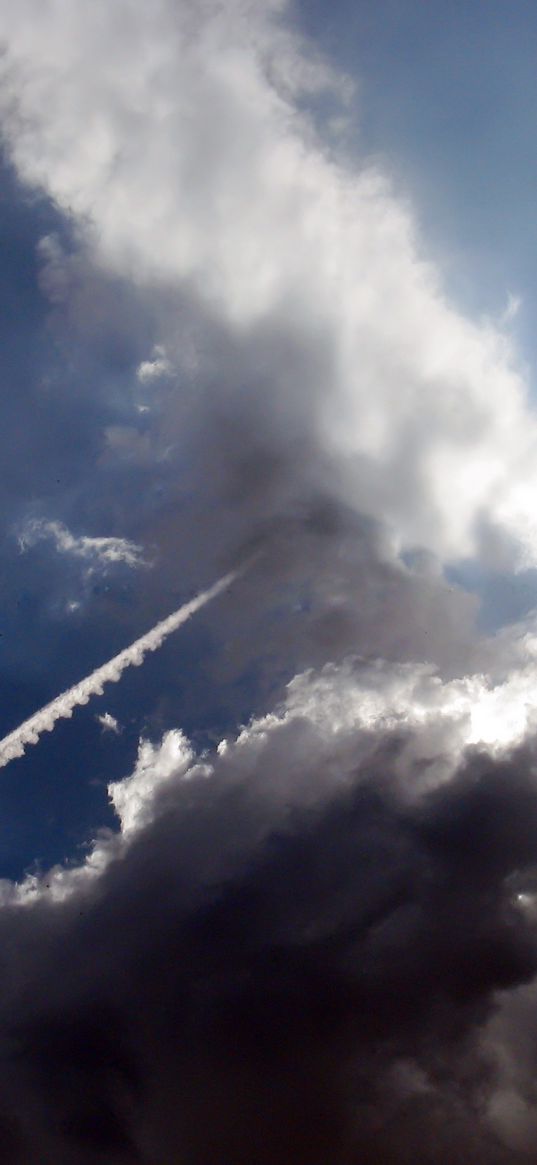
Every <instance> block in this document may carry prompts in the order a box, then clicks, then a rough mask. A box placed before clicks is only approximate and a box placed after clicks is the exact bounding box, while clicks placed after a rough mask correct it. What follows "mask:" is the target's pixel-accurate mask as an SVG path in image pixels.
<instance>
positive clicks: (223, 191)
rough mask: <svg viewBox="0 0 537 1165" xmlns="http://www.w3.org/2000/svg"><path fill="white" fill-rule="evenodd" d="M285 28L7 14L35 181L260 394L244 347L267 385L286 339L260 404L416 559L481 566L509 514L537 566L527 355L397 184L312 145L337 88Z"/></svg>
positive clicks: (18, 125)
mask: <svg viewBox="0 0 537 1165" xmlns="http://www.w3.org/2000/svg"><path fill="white" fill-rule="evenodd" d="M283 15H284V10H283V7H282V5H280V4H277V5H273V4H261V3H251V4H248V5H247V8H246V9H245V7H244V5H242V4H238V3H237V4H236V3H231V2H230V3H229V4H226V6H225V8H219V7H218V6H216V5H214V6H213V5H207V6H205V7H202V8H201V9H200V8H199V6H197V5H196V6H192V5H190V4H188V3H185V4H184V5H181V6H179V7H178V6H177V5H174V4H169V3H160V4H159V5H158V6H157V7H156V8H155V7H151V8H148V9H143V8H142V7H141V6H140V5H138V4H136V3H135V2H134V0H123V3H122V4H121V5H120V7H119V8H116V9H115V12H114V15H113V16H112V15H111V14H110V12H109V9H108V7H107V6H106V5H105V4H104V3H103V4H100V5H98V7H97V8H92V12H91V13H90V12H89V11H88V10H87V8H86V6H84V5H82V4H78V5H76V6H75V8H74V10H73V15H72V17H71V18H70V19H69V21H67V20H65V17H64V9H63V6H62V5H61V4H59V3H55V2H53V0H51V2H50V3H48V4H46V5H41V4H35V3H32V0H26V2H25V3H22V4H21V5H17V7H16V9H12V6H10V5H7V4H6V5H4V9H3V12H2V24H1V27H2V30H3V34H4V37H5V40H6V43H7V45H8V52H7V53H6V55H5V57H4V87H3V116H4V125H5V133H6V136H7V140H8V143H9V146H10V149H11V153H12V156H13V158H14V161H15V163H16V165H17V167H18V169H19V172H20V174H21V175H22V177H23V178H24V179H25V180H27V181H29V182H32V183H39V184H42V185H43V186H44V187H45V189H46V190H48V191H49V192H50V194H51V195H52V196H53V197H54V199H56V200H57V201H58V202H59V204H60V205H61V206H63V207H65V208H66V209H67V208H68V209H69V212H70V213H71V214H75V215H76V216H77V217H78V219H79V221H80V223H81V224H82V226H83V229H86V230H87V232H88V238H89V239H90V241H91V245H92V247H93V249H94V251H95V253H96V254H97V255H98V256H99V258H100V261H101V263H102V264H105V265H106V266H107V267H108V268H109V269H113V270H114V271H115V272H119V273H122V274H123V275H125V276H127V277H131V276H134V277H135V278H136V280H137V281H142V282H144V281H145V283H146V284H150V283H153V284H154V283H155V282H156V283H159V284H161V285H166V286H167V287H170V286H175V287H176V288H177V289H182V290H184V292H186V293H187V295H188V297H189V298H193V300H194V302H195V301H196V300H197V301H198V302H199V303H200V304H203V305H204V307H205V309H207V310H208V311H209V312H211V313H213V315H214V316H215V317H216V319H217V320H218V322H219V324H220V327H221V328H223V329H225V331H226V333H227V335H228V336H229V338H230V342H231V343H232V345H234V347H233V351H234V355H235V359H236V360H237V359H238V360H239V361H242V368H241V364H240V363H239V369H238V371H239V379H241V380H242V382H243V384H244V374H246V373H247V372H248V373H249V372H250V369H249V366H248V363H247V362H246V361H245V359H244V351H243V353H242V355H241V346H242V343H243V341H244V340H245V339H246V341H247V343H248V344H249V345H250V346H252V347H253V348H254V351H255V354H256V356H257V367H258V371H257V375H256V378H255V380H256V382H257V383H259V381H260V379H261V378H262V376H263V372H262V368H263V364H260V360H262V359H263V341H264V340H265V341H266V340H267V338H268V337H269V336H270V340H271V345H274V344H276V345H277V346H278V348H279V350H280V352H281V354H282V357H283V354H284V353H285V356H286V358H285V359H281V360H278V359H277V358H276V359H275V360H274V361H273V365H272V368H271V387H270V400H268V399H267V395H266V394H263V407H264V409H267V408H268V409H269V415H270V414H272V417H273V420H274V422H275V423H276V424H277V425H278V427H279V431H280V433H281V432H282V431H285V430H286V427H287V428H288V429H289V430H290V431H291V432H292V429H293V426H296V429H297V431H298V430H300V432H301V434H302V448H303V449H305V450H306V449H307V443H305V442H306V439H307V437H309V441H310V442H312V443H313V445H314V447H315V449H316V452H317V460H316V468H315V474H316V477H317V478H318V476H319V471H320V465H319V459H320V460H321V463H322V475H323V477H324V480H325V483H326V479H327V478H328V481H329V483H330V488H331V489H332V491H334V492H335V493H336V494H337V495H338V496H339V497H340V498H344V499H345V501H347V502H350V503H351V504H352V505H353V506H355V507H357V508H358V509H360V510H363V511H365V512H366V513H368V514H369V515H371V516H373V517H376V518H380V519H381V520H382V521H385V522H387V523H388V524H389V525H390V527H391V528H392V531H393V532H394V537H395V538H396V540H397V541H398V543H399V544H400V545H402V546H403V547H407V548H408V547H413V546H419V545H421V546H425V547H428V548H429V549H431V550H433V551H434V552H435V553H437V554H439V555H440V556H441V557H442V558H444V559H446V558H447V559H454V558H458V557H465V556H468V555H471V554H472V553H473V552H474V551H475V549H476V538H477V528H478V526H479V524H480V523H481V524H482V523H489V524H491V525H492V526H498V527H500V528H501V529H507V530H508V531H509V533H510V534H511V535H512V536H513V537H514V539H515V544H516V545H517V546H518V550H517V553H518V556H519V559H520V561H524V562H525V561H528V562H534V561H535V557H536V555H537V538H536V532H535V521H534V516H533V503H532V498H533V495H534V492H535V481H534V474H535V469H534V466H535V447H536V436H537V429H536V427H535V420H534V417H533V414H532V413H531V411H530V410H529V408H528V404H527V400H526V388H525V385H524V382H523V377H522V374H521V372H520V371H519V370H518V369H517V366H516V359H515V357H514V354H513V352H512V350H511V348H510V344H509V341H508V340H507V338H506V336H505V335H504V334H503V333H502V332H501V330H499V329H497V328H494V327H493V326H491V325H489V324H478V323H474V322H472V321H470V320H468V319H465V318H464V317H463V316H462V315H461V314H460V313H459V312H457V310H456V309H455V308H454V307H452V306H451V305H449V304H448V302H447V301H446V298H445V296H444V295H443V293H442V290H441V283H440V279H439V275H438V272H436V271H435V270H434V268H433V267H432V265H431V264H428V263H427V262H426V261H425V259H424V257H423V248H422V246H421V245H420V243H419V241H418V239H417V232H416V227H415V224H414V222H413V219H412V215H411V213H410V212H409V210H408V209H407V207H406V206H405V205H404V204H403V203H402V201H401V200H400V199H398V198H397V195H396V193H395V192H394V191H393V190H392V189H391V188H390V186H389V184H388V182H387V181H386V179H385V178H384V177H383V175H382V174H381V173H379V172H378V171H377V170H375V169H372V168H371V166H363V167H362V168H358V167H356V166H355V167H354V168H352V167H350V166H345V165H343V164H341V163H340V162H339V161H338V160H337V159H335V158H334V157H332V155H331V154H330V152H329V151H327V150H326V149H325V148H323V145H322V143H321V141H320V140H318V138H316V134H315V129H314V127H313V125H312V123H311V122H310V121H308V118H307V115H306V114H305V113H304V112H303V108H304V101H303V100H302V98H301V100H302V103H301V104H300V102H299V100H298V97H300V95H301V91H302V90H303V89H304V87H305V88H306V90H307V92H311V89H312V86H313V88H314V87H315V85H317V86H318V87H321V88H322V87H323V86H326V85H327V84H329V78H327V76H326V73H325V72H324V71H323V70H316V69H315V66H313V65H308V67H306V62H307V60H308V58H307V54H306V53H305V51H304V50H303V47H302V46H301V45H300V42H298V41H297V40H296V37H294V36H293V34H292V33H291V32H289V31H287V30H286V26H285V23H284V21H283V19H282V18H283ZM282 59H284V60H286V61H287V62H288V63H287V65H286V68H285V70H284V75H283V76H282V69H281V68H279V67H278V65H279V63H280V62H281V60H282ZM90 60H91V61H95V60H98V61H99V68H98V69H97V70H95V69H94V68H93V67H90V64H89V62H90ZM133 60H136V62H137V66H136V69H133V68H132V61H133ZM177 61H180V62H181V68H179V69H178V68H177V67H176V62H177ZM303 96H304V94H303V93H302V97H303ZM215 110H217V111H218V115H217V116H215ZM172 143H174V144H173V146H172ZM167 340H168V337H167V336H164V337H161V341H160V342H165V343H166V346H168V345H167ZM313 352H315V359H314V360H312V354H313ZM290 353H292V359H291V360H289V358H288V357H289V354H290ZM173 355H174V354H173ZM174 363H175V360H174ZM179 368H180V363H179ZM235 371H237V369H236V370H235ZM241 371H242V373H243V376H242V377H241V375H240V373H241ZM225 379H227V377H225ZM249 379H250V378H249ZM235 389H236V392H237V393H238V398H236V400H235V407H236V409H237V412H238V414H239V415H240V411H241V406H242V392H241V386H240V385H239V384H236V386H235ZM225 391H226V390H225ZM248 391H249V394H250V396H253V397H254V398H255V395H256V385H255V383H254V384H252V382H251V379H250V383H249V384H248ZM249 407H252V406H251V405H249ZM253 407H254V409H255V408H256V405H255V403H254V405H253ZM257 419H258V421H261V415H260V414H259V412H258V416H257ZM280 452H281V447H280ZM307 456H311V450H310V454H309V455H308V454H307ZM295 457H297V458H298V457H300V453H299V451H298V450H297V449H296V446H295ZM312 464H313V462H312ZM447 480H449V482H450V488H449V490H447V489H446V481H447Z"/></svg>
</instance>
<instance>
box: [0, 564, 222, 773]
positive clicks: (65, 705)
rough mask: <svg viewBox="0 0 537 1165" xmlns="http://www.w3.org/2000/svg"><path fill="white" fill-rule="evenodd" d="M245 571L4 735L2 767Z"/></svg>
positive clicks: (218, 585) (0, 753)
mask: <svg viewBox="0 0 537 1165" xmlns="http://www.w3.org/2000/svg"><path fill="white" fill-rule="evenodd" d="M244 569H245V568H244V567H243V568H242V570H235V571H231V572H230V573H229V574H226V575H224V576H223V578H221V579H219V580H218V582H216V583H215V584H214V586H212V587H209V589H208V590H206V591H202V592H201V594H199V595H196V597H195V598H194V599H191V600H190V602H188V603H185V604H184V605H183V606H182V607H179V610H178V611H174V613H173V615H168V618H167V619H162V621H161V622H160V623H157V625H156V627H153V628H152V630H151V631H147V632H146V634H145V635H142V636H141V638H140V639H136V640H135V642H134V643H131V646H130V647H125V648H124V650H123V651H120V653H119V655H115V656H114V658H113V659H110V660H109V661H108V663H103V664H102V666H101V667H98V668H97V669H96V670H95V671H94V672H92V673H91V675H89V676H87V677H86V679H84V680H80V681H79V683H78V684H74V685H73V687H72V688H69V689H68V690H67V691H66V692H62V694H61V695H60V696H56V699H55V700H51V702H50V704H45V707H44V708H41V709H40V711H39V712H35V713H34V715H33V716H30V718H29V720H25V721H24V722H23V723H22V724H21V725H20V726H19V728H15V729H14V731H13V732H10V733H9V734H8V735H7V736H4V739H3V740H0V768H3V766H4V765H7V764H9V762H10V760H14V759H15V757H17V756H23V754H24V751H25V748H26V746H27V745H28V744H37V741H38V740H39V737H40V736H41V733H42V732H51V731H52V729H53V728H54V725H55V723H56V721H57V720H61V719H62V717H69V716H72V715H73V708H76V707H77V705H78V704H87V703H88V700H89V699H90V698H91V696H100V695H101V694H102V691H103V687H104V685H105V684H109V683H117V681H118V680H119V678H120V676H121V674H122V672H124V671H125V668H127V667H131V665H132V666H134V667H139V666H140V664H141V663H143V661H144V658H145V656H146V655H147V652H148V651H156V650H157V648H159V647H160V646H161V645H162V644H163V643H164V640H165V639H167V638H168V635H171V634H172V632H173V631H177V628H178V627H181V626H182V624H183V623H186V622H187V620H188V619H190V617H191V616H192V615H195V614H196V611H199V610H200V609H201V607H204V606H205V604H206V603H210V602H211V599H215V598H216V596H217V595H219V594H220V593H221V592H222V591H225V590H226V589H227V587H229V586H230V585H231V583H232V582H234V580H235V579H236V578H237V577H238V575H239V574H242V573H243V571H244Z"/></svg>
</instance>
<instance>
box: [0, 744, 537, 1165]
mask: <svg viewBox="0 0 537 1165" xmlns="http://www.w3.org/2000/svg"><path fill="white" fill-rule="evenodd" d="M402 744H403V742H402V741H401V740H399V739H398V738H397V737H393V738H392V739H391V740H390V739H388V740H384V741H383V742H381V743H380V744H379V745H378V747H376V748H375V749H374V751H373V752H372V754H371V756H370V758H369V761H368V763H367V765H366V766H364V768H363V769H362V770H359V771H357V772H356V773H355V776H354V779H353V784H352V787H350V788H347V789H346V791H345V792H343V793H339V794H337V793H336V794H335V795H332V796H330V797H329V798H328V800H327V799H324V801H323V802H322V803H317V804H315V805H312V806H310V807H309V808H308V809H305V808H304V807H302V808H301V807H300V806H296V807H295V809H294V810H293V811H292V812H291V813H290V814H289V815H285V814H283V815H282V814H281V813H280V814H277V815H276V816H273V818H272V820H271V819H270V816H269V817H266V818H265V819H263V813H262V812H260V809H259V802H258V796H257V795H256V793H255V789H252V788H250V787H249V785H248V782H239V783H238V784H237V782H236V781H231V783H230V782H229V781H227V782H224V783H219V784H217V783H215V782H213V781H210V783H209V786H207V782H206V780H205V781H204V780H203V779H202V780H199V779H198V780H196V779H194V781H193V783H192V784H189V783H188V782H186V783H184V784H183V785H182V786H181V787H179V789H178V790H176V794H175V807H174V808H173V809H170V808H169V807H168V811H167V812H166V813H164V814H163V815H161V816H159V817H158V818H157V820H156V821H155V822H154V823H153V824H152V825H151V826H149V827H148V828H147V829H145V830H142V831H141V832H140V833H139V834H138V835H137V836H136V837H135V838H134V839H133V841H132V842H131V845H130V848H129V849H128V852H127V853H126V855H125V856H124V857H123V858H119V859H118V860H117V862H113V863H112V864H111V865H110V866H109V868H108V870H107V871H106V873H105V874H104V875H103V876H102V877H101V879H100V880H99V881H98V882H97V883H96V884H95V883H91V884H89V885H88V886H87V887H86V889H84V888H82V889H81V890H79V891H78V892H75V893H74V894H73V895H72V896H71V897H70V898H69V899H68V900H67V901H65V902H64V903H62V904H59V903H56V904H52V903H49V902H48V901H47V900H46V899H45V898H42V899H41V900H40V901H37V902H36V903H35V904H34V905H33V906H32V905H31V904H29V905H27V906H25V907H18V908H15V907H6V908H5V910H4V912H3V915H2V919H1V922H0V926H1V928H2V932H3V934H4V935H5V938H6V939H7V938H8V937H9V942H8V945H6V946H5V947H4V951H5V953H4V997H3V1002H2V1006H1V1010H0V1022H1V1025H2V1029H3V1037H2V1048H3V1050H2V1075H3V1078H4V1079H3V1090H4V1097H5V1098H7V1099H5V1101H4V1103H5V1104H6V1106H7V1112H8V1116H7V1117H6V1124H5V1131H4V1150H3V1157H2V1160H5V1161H6V1162H8V1161H9V1162H18V1161H20V1162H22V1161H24V1162H25V1163H26V1165H33V1162H34V1161H35V1162H36V1165H37V1162H39V1165H45V1163H48V1162H49V1161H50V1162H55V1163H61V1165H63V1163H64V1162H65V1163H66V1165H67V1163H70V1165H75V1163H76V1165H78V1163H79V1162H80V1163H86V1162H87V1163H88V1165H90V1163H91V1162H93V1161H95V1162H96V1161H99V1160H102V1159H106V1160H107V1161H108V1162H110V1163H111V1165H112V1163H113V1162H114V1163H115V1162H118V1163H122V1162H131V1161H132V1162H135V1161H141V1162H148V1163H149V1162H151V1163H153V1162H157V1161H158V1162H160V1161H164V1160H166V1161H167V1162H171V1161H177V1162H178V1163H179V1162H181V1165H191V1163H192V1165H194V1163H195V1165H202V1163H205V1162H207V1161H211V1162H214V1163H215V1165H218V1163H219V1162H221V1163H222V1165H224V1163H227V1162H229V1161H234V1162H237V1163H239V1162H244V1165H246V1163H247V1162H250V1161H251V1160H253V1159H255V1160H258V1161H260V1162H264V1163H266V1165H272V1163H273V1162H274V1163H276V1162H283V1161H289V1162H291V1161H292V1162H294V1163H296V1165H298V1163H300V1162H304V1165H317V1163H318V1165H325V1163H326V1161H327V1160H330V1161H331V1162H333V1163H334V1165H336V1163H337V1165H339V1163H345V1165H347V1163H349V1165H355V1163H356V1165H357V1163H358V1162H360V1163H362V1162H371V1163H373V1162H386V1165H388V1163H392V1162H393V1163H394V1165H400V1163H403V1162H405V1163H406V1162H410V1161H412V1160H414V1159H415V1157H416V1155H419V1158H420V1160H422V1161H424V1162H426V1163H429V1162H430V1163H431V1165H440V1163H442V1165H444V1162H445V1163H446V1165H447V1163H448V1161H453V1160H454V1159H460V1160H462V1159H464V1160H465V1161H468V1162H471V1163H472V1165H473V1163H475V1165H489V1163H491V1162H498V1165H499V1163H502V1165H503V1162H508V1161H511V1162H515V1161H516V1162H517V1163H518V1162H520V1163H522V1162H526V1161H529V1159H530V1158H529V1155H528V1153H526V1152H525V1151H524V1150H523V1149H517V1148H513V1145H512V1144H511V1145H510V1144H509V1143H507V1144H506V1143H505V1141H504V1139H503V1137H502V1135H501V1133H502V1130H498V1129H497V1128H495V1126H494V1122H493V1121H492V1120H491V1119H489V1118H488V1115H487V1106H488V1103H489V1101H490V1098H491V1097H492V1096H494V1095H495V1093H496V1092H497V1091H498V1090H499V1089H500V1088H501V1083H502V1081H501V1072H500V1068H499V1066H498V1064H497V1063H496V1062H495V1061H494V1058H493V1057H492V1056H491V1054H490V1052H488V1053H487V1050H486V1047H485V1043H484V1041H483V1038H482V1034H483V1031H484V1029H485V1027H486V1024H487V1022H488V1020H489V1017H490V1015H491V1012H492V1010H493V1008H494V993H495V992H497V991H498V990H499V989H503V990H506V989H510V988H513V987H514V986H516V985H517V984H521V983H524V982H526V981H528V980H529V979H530V978H532V977H533V975H534V974H535V971H536V969H537V932H536V927H535V922H534V920H533V918H532V917H531V915H529V916H528V914H527V913H524V911H523V910H522V909H521V908H519V906H518V905H517V898H516V895H517V893H519V892H520V889H521V887H523V886H524V885H526V884H527V883H528V882H531V877H532V875H533V871H534V869H535V866H536V863H537V841H536V838H537V786H536V783H535V775H534V770H535V764H536V759H535V754H534V752H533V749H532V748H529V747H525V748H523V749H520V750H519V751H518V752H515V753H513V754H512V755H511V756H508V757H507V758H504V759H502V760H498V759H494V758H493V757H491V756H490V755H488V754H487V753H486V752H481V753H479V752H477V753H473V754H469V755H468V757H467V758H466V759H463V761H462V762H461V764H460V766H459V770H458V772H456V773H455V775H454V777H453V779H452V781H451V782H450V784H449V785H447V786H445V787H440V788H437V789H435V790H433V791H432V792H430V793H427V794H425V795H424V796H423V797H422V798H419V799H418V801H414V802H409V800H408V797H407V796H404V795H402V794H401V788H400V783H399V780H398V778H396V777H395V775H394V772H395V769H396V767H397V762H398V759H399V760H400V758H401V755H402V754H401V748H402ZM67 952H69V954H68V956H67ZM528 1152H529V1151H528Z"/></svg>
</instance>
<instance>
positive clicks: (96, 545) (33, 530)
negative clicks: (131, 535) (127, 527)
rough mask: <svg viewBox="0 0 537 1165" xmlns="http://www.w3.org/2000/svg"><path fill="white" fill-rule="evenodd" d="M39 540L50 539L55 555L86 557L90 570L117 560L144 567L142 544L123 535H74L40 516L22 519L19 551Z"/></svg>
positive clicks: (59, 524) (106, 565)
mask: <svg viewBox="0 0 537 1165" xmlns="http://www.w3.org/2000/svg"><path fill="white" fill-rule="evenodd" d="M42 541H49V542H52V543H53V544H54V547H55V549H56V550H57V551H58V553H59V554H66V555H68V556H70V557H72V558H82V559H84V560H86V561H87V562H88V563H89V568H90V570H94V569H97V568H99V569H101V568H103V567H104V568H106V567H109V566H114V565H116V564H117V563H124V565H125V566H132V567H136V566H147V562H146V561H145V560H144V558H143V549H142V547H141V546H138V545H137V544H136V543H135V542H129V541H128V539H127V538H90V537H88V536H87V535H84V534H83V535H80V536H79V537H75V535H74V534H71V532H70V531H69V530H68V529H67V527H66V526H64V524H63V522H48V521H46V520H45V519H44V518H33V519H31V520H30V521H28V522H26V524H25V525H24V527H23V529H22V530H21V532H20V533H19V535H18V543H19V547H20V549H21V551H25V550H28V549H29V547H31V546H35V545H36V543H38V542H42Z"/></svg>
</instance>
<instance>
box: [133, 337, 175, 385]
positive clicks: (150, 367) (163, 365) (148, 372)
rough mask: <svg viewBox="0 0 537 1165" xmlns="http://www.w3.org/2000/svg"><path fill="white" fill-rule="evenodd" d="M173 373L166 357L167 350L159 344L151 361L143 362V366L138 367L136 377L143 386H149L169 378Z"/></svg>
mask: <svg viewBox="0 0 537 1165" xmlns="http://www.w3.org/2000/svg"><path fill="white" fill-rule="evenodd" d="M171 371H172V366H171V364H170V362H169V360H168V358H167V356H166V350H165V349H164V348H162V347H161V345H160V344H157V346H156V347H155V350H154V352H153V354H152V358H151V360H142V362H141V364H139V365H138V368H137V370H136V375H137V377H138V380H139V381H140V383H141V384H144V385H147V384H151V383H152V381H154V380H160V379H161V378H163V377H165V376H169V375H170V372H171Z"/></svg>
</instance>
